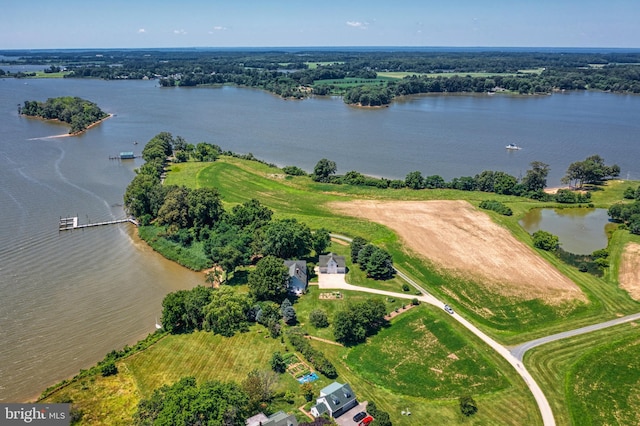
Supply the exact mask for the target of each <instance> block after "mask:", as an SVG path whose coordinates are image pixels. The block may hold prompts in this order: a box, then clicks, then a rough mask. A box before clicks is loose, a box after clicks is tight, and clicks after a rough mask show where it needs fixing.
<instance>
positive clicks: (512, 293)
mask: <svg viewBox="0 0 640 426" xmlns="http://www.w3.org/2000/svg"><path fill="white" fill-rule="evenodd" d="M331 207H332V209H334V210H336V211H339V212H341V213H344V214H348V215H350V216H356V217H361V218H365V219H369V220H371V221H374V222H377V223H380V224H382V225H385V226H387V227H389V228H391V229H392V230H393V231H395V232H396V233H397V234H398V235H399V236H400V238H401V239H402V240H403V243H404V244H405V245H406V246H407V247H409V248H410V249H411V250H412V251H414V252H416V253H418V254H419V255H421V256H423V257H424V258H426V259H428V260H429V261H431V262H432V263H433V264H434V265H435V266H436V267H438V268H442V269H443V270H445V271H446V272H448V273H449V274H453V275H455V276H460V277H463V278H466V279H471V280H473V281H475V282H478V283H479V284H480V285H484V286H486V287H487V290H490V291H491V292H495V293H497V294H501V295H504V296H507V297H517V298H521V299H524V300H530V299H542V300H544V301H545V302H546V303H549V304H560V303H563V302H566V301H569V300H585V301H586V297H585V296H584V294H583V293H582V292H581V291H580V289H579V288H578V286H576V285H575V283H574V282H573V281H571V280H570V279H569V278H567V277H565V276H564V275H562V274H561V273H560V272H559V271H558V270H557V269H556V268H555V267H553V266H552V265H551V264H550V263H548V262H547V261H546V260H544V259H543V258H541V257H540V256H538V255H537V254H536V252H535V251H534V250H533V249H531V248H530V247H529V246H527V245H525V244H524V243H522V242H520V241H518V240H517V239H516V238H515V237H514V236H513V235H512V234H511V233H510V232H509V231H508V230H506V229H505V228H502V227H501V226H499V225H497V224H495V223H494V222H492V221H491V219H490V218H489V217H488V216H487V215H486V214H485V213H483V212H481V211H478V210H476V209H475V208H474V207H473V206H472V205H471V204H469V203H468V202H466V201H389V202H386V201H383V202H381V201H352V202H346V203H333V204H332V205H331Z"/></svg>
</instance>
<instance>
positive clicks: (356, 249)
mask: <svg viewBox="0 0 640 426" xmlns="http://www.w3.org/2000/svg"><path fill="white" fill-rule="evenodd" d="M365 245H367V240H365V239H364V238H362V237H354V238H353V240H351V245H350V248H351V262H352V263H358V254H359V253H360V250H362V248H363V247H364V246H365Z"/></svg>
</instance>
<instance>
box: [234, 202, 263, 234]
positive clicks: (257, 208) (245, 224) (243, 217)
mask: <svg viewBox="0 0 640 426" xmlns="http://www.w3.org/2000/svg"><path fill="white" fill-rule="evenodd" d="M272 215H273V212H272V211H271V210H269V208H267V207H265V206H263V205H262V204H260V201H258V200H256V199H251V200H250V201H246V202H244V203H242V204H240V205H237V206H234V207H233V209H231V216H230V218H229V221H230V222H231V223H232V224H234V225H237V226H239V227H240V228H241V229H251V230H255V229H259V228H261V227H263V226H264V225H266V224H267V223H269V222H270V221H271V216H272Z"/></svg>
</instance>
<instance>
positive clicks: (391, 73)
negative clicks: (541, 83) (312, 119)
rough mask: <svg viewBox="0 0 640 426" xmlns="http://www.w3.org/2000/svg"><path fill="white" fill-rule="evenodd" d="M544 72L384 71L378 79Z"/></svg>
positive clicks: (508, 75) (537, 71) (511, 74)
mask: <svg viewBox="0 0 640 426" xmlns="http://www.w3.org/2000/svg"><path fill="white" fill-rule="evenodd" d="M542 71H544V68H531V69H524V70H518V72H517V73H508V72H505V73H499V72H497V73H496V72H440V73H415V72H404V71H383V72H379V73H378V77H382V78H393V79H402V78H405V77H409V76H412V75H417V76H427V77H454V76H455V77H467V76H469V77H492V76H503V77H512V76H514V75H518V74H540V73H542Z"/></svg>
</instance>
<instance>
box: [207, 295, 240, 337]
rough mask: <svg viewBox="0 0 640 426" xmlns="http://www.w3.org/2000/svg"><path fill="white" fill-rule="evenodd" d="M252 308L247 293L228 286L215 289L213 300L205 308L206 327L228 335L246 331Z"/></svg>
mask: <svg viewBox="0 0 640 426" xmlns="http://www.w3.org/2000/svg"><path fill="white" fill-rule="evenodd" d="M250 308H251V305H250V303H249V299H248V298H247V297H246V296H245V295H241V294H238V293H236V292H235V291H234V290H233V289H231V288H229V287H226V286H225V287H221V288H220V289H217V290H214V291H213V293H212V295H211V302H210V303H209V304H208V305H207V306H206V307H205V308H204V328H205V330H209V331H213V332H214V333H216V334H220V335H222V336H226V337H230V336H233V335H234V334H235V333H236V332H237V331H245V330H247V329H248V327H249V319H248V318H249V317H248V313H249V309H250Z"/></svg>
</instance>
